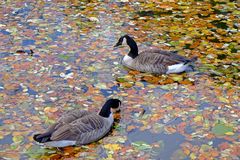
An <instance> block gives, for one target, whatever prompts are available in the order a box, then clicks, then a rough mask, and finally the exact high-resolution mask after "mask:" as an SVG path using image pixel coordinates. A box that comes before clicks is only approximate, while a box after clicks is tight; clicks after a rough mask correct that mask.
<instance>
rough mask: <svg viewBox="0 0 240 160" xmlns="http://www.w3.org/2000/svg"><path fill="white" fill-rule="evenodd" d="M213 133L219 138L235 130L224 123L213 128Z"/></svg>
mask: <svg viewBox="0 0 240 160" xmlns="http://www.w3.org/2000/svg"><path fill="white" fill-rule="evenodd" d="M212 132H213V133H214V134H216V135H218V136H221V135H224V134H225V133H228V132H233V128H232V127H231V126H228V125H226V124H224V123H217V124H216V125H215V126H214V127H213V128H212Z"/></svg>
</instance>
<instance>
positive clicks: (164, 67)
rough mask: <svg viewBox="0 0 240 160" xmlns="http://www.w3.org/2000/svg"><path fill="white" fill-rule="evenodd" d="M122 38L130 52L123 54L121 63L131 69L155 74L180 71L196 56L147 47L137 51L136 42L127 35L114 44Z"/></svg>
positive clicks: (186, 68)
mask: <svg viewBox="0 0 240 160" xmlns="http://www.w3.org/2000/svg"><path fill="white" fill-rule="evenodd" d="M124 38H126V42H127V44H128V45H129V47H130V52H129V53H128V55H125V56H124V58H123V60H122V64H123V65H124V66H126V67H128V68H130V69H133V70H138V71H141V72H150V73H156V74H169V73H181V72H184V71H186V70H188V69H189V67H190V66H189V65H190V64H191V63H192V62H194V61H196V59H197V58H196V57H194V58H192V59H188V58H186V57H183V56H181V55H178V54H177V52H176V51H165V50H160V49H148V50H145V51H142V52H140V53H138V47H137V44H136V42H135V41H134V40H133V39H132V38H131V37H129V36H128V35H125V36H123V37H121V38H120V39H119V41H118V43H117V44H116V45H115V46H119V45H121V44H122V40H123V39H124Z"/></svg>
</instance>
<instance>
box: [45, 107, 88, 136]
mask: <svg viewBox="0 0 240 160" xmlns="http://www.w3.org/2000/svg"><path fill="white" fill-rule="evenodd" d="M89 114H91V112H88V111H84V110H79V109H74V110H70V111H66V112H64V113H63V115H62V116H61V117H60V118H59V119H58V121H57V122H56V123H55V124H53V125H51V126H50V127H49V128H48V129H47V132H53V131H55V130H56V129H58V128H59V127H61V126H63V125H65V124H69V123H71V122H73V121H75V120H77V119H79V118H82V117H84V116H86V115H89Z"/></svg>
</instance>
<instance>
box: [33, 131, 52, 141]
mask: <svg viewBox="0 0 240 160" xmlns="http://www.w3.org/2000/svg"><path fill="white" fill-rule="evenodd" d="M51 136H52V134H51V133H50V132H47V133H43V134H35V135H34V136H33V139H34V140H35V141H36V142H39V143H46V142H49V141H51V139H50V138H51Z"/></svg>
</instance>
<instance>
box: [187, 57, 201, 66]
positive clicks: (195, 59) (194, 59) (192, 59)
mask: <svg viewBox="0 0 240 160" xmlns="http://www.w3.org/2000/svg"><path fill="white" fill-rule="evenodd" d="M197 59H198V57H197V56H195V57H193V58H191V59H188V60H186V61H185V62H184V65H186V64H188V63H193V62H196V61H197Z"/></svg>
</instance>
